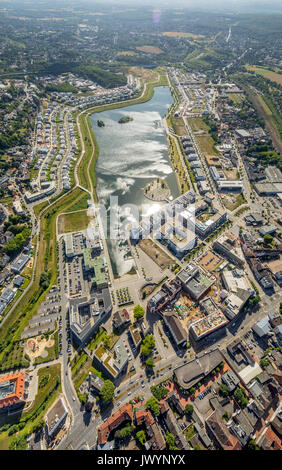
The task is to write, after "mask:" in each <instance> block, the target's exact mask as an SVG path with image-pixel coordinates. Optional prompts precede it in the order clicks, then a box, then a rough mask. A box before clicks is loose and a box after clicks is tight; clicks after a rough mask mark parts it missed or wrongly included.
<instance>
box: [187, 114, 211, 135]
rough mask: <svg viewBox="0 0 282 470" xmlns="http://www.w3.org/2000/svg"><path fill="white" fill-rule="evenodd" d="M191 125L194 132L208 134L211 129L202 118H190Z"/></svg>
mask: <svg viewBox="0 0 282 470" xmlns="http://www.w3.org/2000/svg"><path fill="white" fill-rule="evenodd" d="M188 122H189V125H190V127H191V129H192V131H193V132H198V131H204V132H208V131H209V128H208V126H207V125H206V124H205V123H204V121H203V119H202V118H200V117H193V118H188Z"/></svg>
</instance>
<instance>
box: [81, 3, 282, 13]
mask: <svg viewBox="0 0 282 470" xmlns="http://www.w3.org/2000/svg"><path fill="white" fill-rule="evenodd" d="M84 2H85V0H83V3H84ZM86 2H87V3H91V4H93V5H95V0H86ZM86 2H85V3H86ZM104 3H105V4H106V3H109V4H110V3H111V4H114V5H119V4H120V5H122V4H123V5H124V4H126V5H131V6H133V5H134V6H136V5H138V6H139V5H143V6H152V7H153V8H157V7H159V8H165V7H166V8H170V7H174V8H175V7H177V8H178V7H180V8H189V9H193V10H198V11H199V10H203V11H209V10H212V11H222V12H224V11H230V12H234V13H245V12H246V13H250V12H252V13H254V12H263V11H265V12H269V13H270V12H281V13H282V2H281V0H134V2H132V0H104ZM76 4H77V5H78V4H79V0H76Z"/></svg>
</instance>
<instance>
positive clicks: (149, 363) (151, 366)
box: [145, 357, 155, 369]
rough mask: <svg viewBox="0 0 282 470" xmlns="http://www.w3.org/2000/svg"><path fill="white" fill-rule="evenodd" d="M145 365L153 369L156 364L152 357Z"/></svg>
mask: <svg viewBox="0 0 282 470" xmlns="http://www.w3.org/2000/svg"><path fill="white" fill-rule="evenodd" d="M145 364H146V366H147V367H148V369H153V368H154V367H155V362H154V359H153V358H152V357H149V358H148V359H147V361H146V363H145Z"/></svg>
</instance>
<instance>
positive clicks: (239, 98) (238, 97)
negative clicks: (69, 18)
mask: <svg viewBox="0 0 282 470" xmlns="http://www.w3.org/2000/svg"><path fill="white" fill-rule="evenodd" d="M227 96H228V98H230V99H231V100H232V101H233V103H234V104H241V103H242V102H243V101H244V99H245V96H244V95H243V93H227Z"/></svg>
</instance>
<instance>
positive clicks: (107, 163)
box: [90, 87, 179, 276]
mask: <svg viewBox="0 0 282 470" xmlns="http://www.w3.org/2000/svg"><path fill="white" fill-rule="evenodd" d="M172 103H173V98H172V95H171V93H170V90H169V88H168V87H158V88H155V93H154V96H153V97H152V99H151V100H150V101H147V102H146V103H142V104H137V105H133V106H127V107H124V108H120V109H114V110H109V111H104V112H102V113H95V114H93V115H92V116H91V117H90V120H91V124H92V127H93V130H94V132H95V135H96V137H97V141H98V145H99V151H100V152H99V158H98V161H97V165H96V170H95V171H96V178H97V188H96V189H97V196H98V200H99V203H102V204H104V205H105V206H106V207H107V208H108V207H109V204H110V197H111V196H116V197H118V205H119V206H122V205H124V204H134V205H136V206H137V207H138V208H139V210H141V207H143V209H144V207H145V209H146V210H145V212H146V213H150V212H154V211H155V210H156V209H157V207H159V205H158V204H157V203H153V202H151V201H149V200H148V199H147V198H146V197H145V196H144V188H145V187H146V185H147V184H148V183H149V182H150V181H151V180H152V179H154V178H163V179H165V181H166V182H167V184H168V186H169V188H170V190H171V195H172V196H173V198H175V197H177V196H178V195H179V188H178V184H177V179H176V176H175V174H174V171H173V169H172V166H171V163H170V159H169V154H168V143H167V139H166V133H165V130H164V129H163V128H162V126H161V120H162V118H163V117H164V116H165V115H166V113H167V110H168V108H169V107H170V106H171V104H172ZM123 116H129V117H132V118H133V121H130V122H128V123H125V124H119V123H118V121H119V119H120V118H121V117H123ZM97 119H99V120H102V121H103V122H104V123H105V127H98V125H97ZM145 204H146V206H144V205H145ZM143 212H144V210H143ZM127 215H128V213H127ZM107 244H108V248H109V254H110V258H111V262H112V268H113V272H114V275H118V276H121V275H123V274H126V273H128V272H130V271H131V270H132V268H133V265H134V261H133V260H132V259H130V258H129V253H128V250H126V248H124V247H121V243H118V242H117V241H116V240H108V241H107ZM126 251H127V255H126V257H125V258H124V254H125V252H126ZM128 258H129V259H128Z"/></svg>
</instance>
